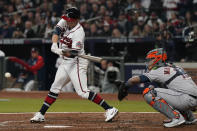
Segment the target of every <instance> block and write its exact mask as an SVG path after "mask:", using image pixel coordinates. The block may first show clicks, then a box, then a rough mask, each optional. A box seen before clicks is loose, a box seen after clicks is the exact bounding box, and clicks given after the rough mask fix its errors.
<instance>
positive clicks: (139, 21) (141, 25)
mask: <svg viewBox="0 0 197 131" xmlns="http://www.w3.org/2000/svg"><path fill="white" fill-rule="evenodd" d="M144 25H145V21H144V17H142V16H140V17H138V27H139V30H140V32H143V29H144Z"/></svg>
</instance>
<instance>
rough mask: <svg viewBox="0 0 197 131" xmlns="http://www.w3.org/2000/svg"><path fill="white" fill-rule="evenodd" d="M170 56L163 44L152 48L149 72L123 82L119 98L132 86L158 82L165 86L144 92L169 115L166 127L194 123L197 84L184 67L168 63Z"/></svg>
mask: <svg viewBox="0 0 197 131" xmlns="http://www.w3.org/2000/svg"><path fill="white" fill-rule="evenodd" d="M166 59H167V54H166V52H165V51H164V50H163V49H162V48H158V49H154V50H151V51H150V52H148V54H147V56H146V60H147V67H148V72H147V73H144V74H143V75H140V76H134V77H132V78H130V79H129V80H128V81H127V82H126V83H124V82H119V94H118V99H119V100H122V99H123V98H124V97H125V96H127V94H128V89H129V88H130V87H132V86H133V85H135V84H138V83H146V82H156V83H158V84H160V85H161V86H160V87H159V88H153V87H151V88H146V89H145V90H144V91H143V96H144V99H145V100H146V102H147V103H148V104H150V105H151V106H152V107H153V108H154V109H155V110H157V111H159V112H160V113H162V114H164V115H165V116H166V117H168V118H169V119H168V120H165V121H164V127H175V126H178V125H181V124H183V123H185V124H194V123H195V122H196V121H197V119H195V117H194V115H193V113H192V111H191V110H192V109H193V108H195V107H196V106H197V86H196V84H195V83H194V82H193V80H192V79H191V77H189V76H188V75H187V74H186V72H185V71H184V70H183V69H182V68H181V67H177V66H175V65H172V64H167V63H165V61H166ZM117 83H118V81H117Z"/></svg>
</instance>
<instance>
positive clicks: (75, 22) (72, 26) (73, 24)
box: [67, 20, 78, 29]
mask: <svg viewBox="0 0 197 131" xmlns="http://www.w3.org/2000/svg"><path fill="white" fill-rule="evenodd" d="M77 23H78V20H75V21H67V25H68V27H69V28H70V29H72V28H74V27H75V26H76V25H77Z"/></svg>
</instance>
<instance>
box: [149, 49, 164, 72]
mask: <svg viewBox="0 0 197 131" xmlns="http://www.w3.org/2000/svg"><path fill="white" fill-rule="evenodd" d="M166 59H167V53H166V52H165V51H164V49H163V48H157V49H154V50H151V51H149V52H148V53H147V56H146V65H147V67H148V68H150V67H151V69H152V68H153V67H159V66H163V65H164V64H165V62H166Z"/></svg>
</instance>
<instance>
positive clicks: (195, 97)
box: [189, 94, 197, 99]
mask: <svg viewBox="0 0 197 131" xmlns="http://www.w3.org/2000/svg"><path fill="white" fill-rule="evenodd" d="M189 96H191V97H193V98H194V99H197V96H193V95H190V94H189Z"/></svg>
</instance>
